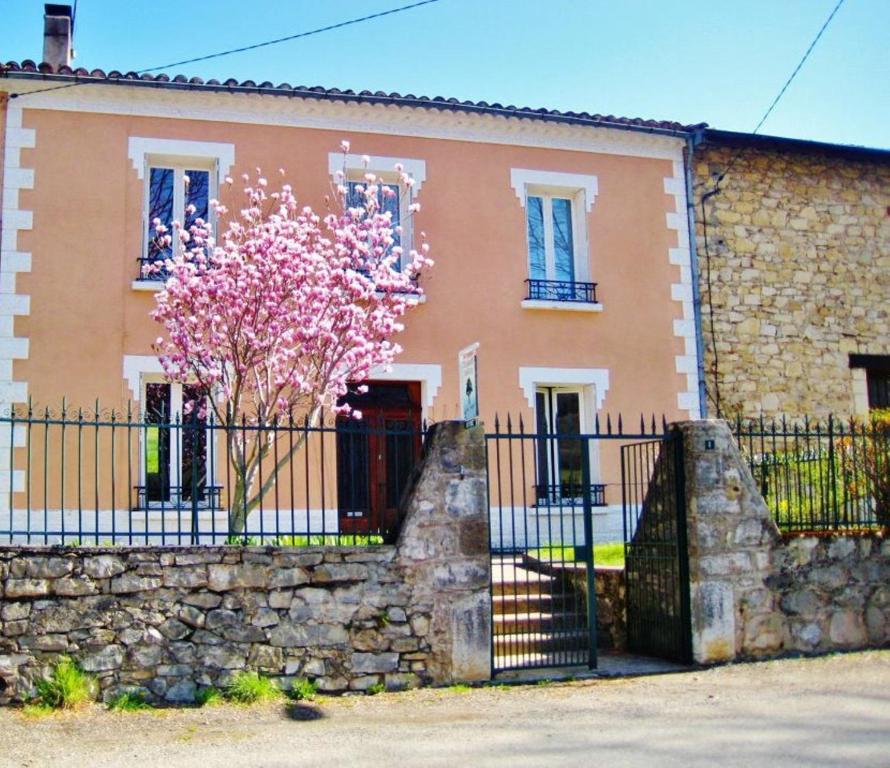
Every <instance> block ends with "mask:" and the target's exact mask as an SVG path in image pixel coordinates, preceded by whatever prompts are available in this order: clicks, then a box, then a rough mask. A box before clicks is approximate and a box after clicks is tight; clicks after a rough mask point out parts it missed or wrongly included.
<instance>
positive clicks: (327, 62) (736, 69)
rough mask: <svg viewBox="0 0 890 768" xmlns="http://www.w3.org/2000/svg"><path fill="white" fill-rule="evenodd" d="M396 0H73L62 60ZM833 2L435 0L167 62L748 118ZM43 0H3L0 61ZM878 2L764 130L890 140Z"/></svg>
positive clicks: (325, 18)
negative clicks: (71, 34)
mask: <svg viewBox="0 0 890 768" xmlns="http://www.w3.org/2000/svg"><path fill="white" fill-rule="evenodd" d="M406 2H407V0H362V1H359V0H328V2H319V1H318V0H314V1H313V2H306V1H304V0H295V1H294V2H276V1H274V0H266V2H251V3H247V2H243V0H215V2H213V3H209V2H203V1H201V0H193V1H192V2H191V3H183V2H181V0H179V1H174V0H152V2H141V1H140V0H133V1H132V2H119V1H117V0H79V3H78V17H77V28H76V30H75V45H76V48H77V53H78V56H77V59H76V60H75V63H76V64H78V65H80V66H84V67H88V68H93V67H101V68H103V69H106V70H108V69H121V70H131V69H142V68H145V67H151V66H155V65H161V64H165V63H168V62H171V61H177V60H180V59H185V58H188V57H190V56H197V55H202V54H205V53H212V52H215V51H217V50H223V49H226V48H231V47H236V46H240V45H245V44H250V43H254V42H261V41H263V40H267V39H269V38H272V37H281V36H284V35H288V34H293V33H296V32H300V31H303V30H307V29H311V28H314V27H318V26H323V25H325V24H330V23H335V22H338V21H343V20H346V19H349V18H352V17H355V16H361V15H364V14H367V13H371V12H374V11H377V10H384V9H387V8H392V7H396V6H398V5H402V4H405V3H406ZM835 2H836V0H673V1H672V2H669V1H668V0H663V1H661V2H659V1H658V0H546V1H545V0H440V2H438V3H435V4H433V5H429V6H425V7H422V8H419V9H416V10H413V11H408V12H406V13H403V14H399V15H396V16H390V17H387V18H383V19H379V20H376V21H372V22H368V23H364V24H361V25H357V26H354V27H351V28H347V29H343V30H338V31H335V32H330V33H325V34H322V35H318V36H316V37H313V38H308V39H305V40H299V41H295V42H291V43H284V44H282V45H278V46H274V47H270V48H265V49H261V50H259V51H254V52H249V53H243V54H237V55H233V56H228V57H225V58H222V59H217V60H214V61H209V62H202V63H199V64H193V65H189V66H185V67H181V68H177V69H176V70H173V72H174V73H179V72H181V73H183V74H187V75H200V76H202V77H205V78H208V77H217V78H220V79H224V78H228V77H236V78H238V79H247V78H250V79H253V80H256V81H257V82H261V81H263V80H271V81H273V82H275V83H279V82H289V83H291V84H292V85H297V84H299V85H323V86H327V87H338V88H352V89H356V90H362V89H370V90H385V91H398V92H399V93H414V94H416V95H421V94H422V95H427V96H440V95H441V96H456V97H458V98H462V99H464V98H465V99H472V100H486V101H492V102H495V101H496V102H500V103H503V104H516V105H521V106H532V107H541V106H543V107H550V108H555V109H574V110H579V111H588V112H600V113H603V114H616V115H621V116H625V117H636V116H640V117H647V118H658V119H669V120H678V121H681V122H699V121H706V122H708V123H710V124H711V125H712V126H714V127H718V128H725V129H729V130H739V131H750V130H752V129H753V128H754V126H755V125H756V124H757V121H758V120H759V118H760V116H761V115H762V113H763V112H764V111H765V110H766V108H767V106H769V103H770V102H771V101H772V99H773V97H774V96H775V95H776V93H777V92H778V90H779V88H780V87H781V86H782V83H783V82H784V81H785V79H786V78H787V77H788V75H789V74H790V73H791V70H792V69H793V68H794V66H795V64H796V63H797V61H798V60H799V59H800V57H801V55H802V54H803V52H804V51H805V50H806V47H807V46H808V45H809V43H810V41H811V40H812V38H813V36H814V35H815V34H816V32H817V31H818V29H819V27H820V26H821V25H822V22H823V21H824V20H825V18H826V17H827V16H828V14H829V12H830V11H831V9H832V8H833V7H834V5H835ZM42 17H43V2H42V0H40V1H39V2H38V1H37V0H0V18H2V20H3V23H2V31H0V59H2V60H4V61H6V60H10V59H11V60H21V59H25V58H32V59H37V60H39V58H40V55H41V53H42V25H43V19H42ZM888 39H890V0H846V3H845V4H844V6H843V7H842V8H841V10H840V11H839V12H838V14H837V16H836V17H835V19H834V21H833V22H832V24H831V26H830V27H829V28H828V30H827V31H826V33H825V35H824V36H823V38H822V40H821V41H820V43H819V45H818V46H817V48H816V49H815V51H814V52H813V54H812V56H811V57H810V59H809V61H808V62H807V64H806V65H805V67H804V69H803V70H802V71H801V73H800V74H799V75H798V77H797V79H796V80H795V82H794V83H793V84H792V86H791V88H790V89H789V91H788V93H787V94H786V95H785V97H784V99H783V100H782V102H781V103H780V105H779V106H778V107H777V109H776V111H775V112H774V113H773V115H772V117H771V118H770V119H769V120H768V121H767V123H766V124H765V125H764V127H763V128H762V129H761V133H767V134H774V135H781V136H793V137H799V138H806V139H815V140H821V141H833V142H840V143H845V144H864V145H868V146H876V147H887V148H890V45H888Z"/></svg>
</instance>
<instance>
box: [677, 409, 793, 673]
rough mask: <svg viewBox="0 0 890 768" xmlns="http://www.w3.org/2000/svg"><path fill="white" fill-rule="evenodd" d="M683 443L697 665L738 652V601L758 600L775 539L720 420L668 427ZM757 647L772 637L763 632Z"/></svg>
mask: <svg viewBox="0 0 890 768" xmlns="http://www.w3.org/2000/svg"><path fill="white" fill-rule="evenodd" d="M673 428H674V429H675V430H677V431H678V432H679V433H680V435H681V436H682V440H683V454H684V461H683V469H684V471H683V475H684V481H685V496H686V510H687V523H688V526H687V528H688V539H689V540H688V551H689V592H690V602H691V625H692V654H693V658H694V660H695V661H696V662H698V663H699V664H714V663H719V662H725V661H732V660H734V659H736V658H737V657H738V656H739V655H741V652H742V646H743V641H744V627H743V624H744V620H741V621H739V620H738V618H737V616H738V609H739V606H740V605H741V603H742V600H741V597H742V595H744V594H748V593H752V594H754V593H758V596H759V597H760V598H761V599H764V600H768V598H767V596H766V595H765V594H763V592H764V591H763V590H762V589H761V590H757V589H756V585H758V584H763V583H764V582H765V579H766V578H767V576H768V575H769V573H770V562H769V559H770V558H769V552H770V544H771V542H772V541H773V540H774V539H776V538H778V532H777V531H776V529H775V526H774V525H773V524H772V523H771V521H770V517H769V511H768V510H767V508H766V505H765V503H764V502H763V499H762V498H761V496H760V493H759V492H758V488H757V485H756V483H755V482H754V479H753V478H752V477H751V474H750V472H748V471H747V467H746V466H745V464H744V463H743V462H742V461H741V459H740V457H739V455H738V451H737V449H736V447H735V442H734V440H733V436H732V433H731V432H730V430H729V427H728V426H727V424H726V422H724V421H719V420H708V421H686V422H679V423H677V424H674V425H673ZM762 630H763V637H762V638H760V640H761V642H773V639H772V638H773V637H774V636H775V635H776V631H775V629H774V628H772V627H771V626H769V625H765V626H764V627H763V628H762Z"/></svg>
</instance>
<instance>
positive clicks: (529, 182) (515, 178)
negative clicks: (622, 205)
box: [510, 168, 599, 213]
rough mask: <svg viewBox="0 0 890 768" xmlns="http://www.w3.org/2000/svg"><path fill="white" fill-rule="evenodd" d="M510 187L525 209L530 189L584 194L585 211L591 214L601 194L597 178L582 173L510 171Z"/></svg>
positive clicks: (517, 169) (520, 169)
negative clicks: (597, 197) (580, 192)
mask: <svg viewBox="0 0 890 768" xmlns="http://www.w3.org/2000/svg"><path fill="white" fill-rule="evenodd" d="M510 186H512V187H513V191H514V192H515V193H516V197H518V198H519V202H520V204H521V205H522V207H523V208H525V198H526V195H527V189H528V187H530V186H531V187H552V188H553V189H555V190H562V191H563V192H569V193H571V194H574V193H576V192H577V191H578V190H582V191H583V192H584V209H585V210H586V211H587V213H590V211H591V209H592V208H593V204H594V202H596V196H597V194H599V182H598V181H597V177H596V176H589V175H586V174H581V173H559V172H556V171H535V170H531V169H528V168H511V169H510Z"/></svg>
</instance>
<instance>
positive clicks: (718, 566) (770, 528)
mask: <svg viewBox="0 0 890 768" xmlns="http://www.w3.org/2000/svg"><path fill="white" fill-rule="evenodd" d="M678 428H679V429H680V430H681V431H682V433H683V443H684V453H685V457H684V458H685V464H686V504H687V518H688V526H689V573H690V597H691V605H692V638H693V655H694V658H695V660H696V661H697V662H700V663H716V662H722V661H731V660H734V659H740V658H760V657H769V656H778V655H782V654H786V653H823V652H828V651H834V650H842V649H854V648H867V647H882V646H887V645H890V540H887V539H885V538H883V537H882V536H881V535H879V534H878V533H875V534H873V535H866V536H856V537H852V536H842V535H829V536H799V537H795V538H791V539H788V540H786V539H784V538H783V537H782V536H780V534H779V532H778V530H777V528H776V527H775V525H774V524H773V522H772V521H771V519H770V514H769V510H768V509H767V507H766V504H765V503H764V501H763V499H762V497H761V496H760V494H759V493H758V490H757V486H756V484H755V482H754V479H753V478H752V477H751V474H750V472H749V471H748V468H747V465H746V464H745V462H744V460H743V459H742V457H741V455H740V454H739V452H738V450H737V449H736V447H735V444H734V442H733V438H732V435H731V433H730V431H729V428H728V427H727V425H726V423H725V422H722V421H706V422H686V423H683V424H680V425H679V426H678Z"/></svg>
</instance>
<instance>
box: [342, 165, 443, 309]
mask: <svg viewBox="0 0 890 768" xmlns="http://www.w3.org/2000/svg"><path fill="white" fill-rule="evenodd" d="M366 160H367V164H366V163H365V161H366ZM396 165H401V166H402V169H403V172H404V173H406V174H407V175H408V176H410V177H411V178H412V179H413V180H414V186H413V187H407V186H405V185H404V184H402V183H401V178H400V176H399V172H398V171H396V169H395V166H396ZM341 171H342V172H345V174H346V179H345V180H346V181H360V182H363V181H364V180H365V174H366V173H373V174H374V175H375V176H377V180H378V182H379V183H380V184H382V185H385V186H388V187H396V188H398V191H399V226H401V228H402V235H401V241H400V244H401V247H402V259H401V261H400V263H399V266H400V267H401V268H404V267H405V265H406V259H407V256H408V253H409V252H410V251H411V249H412V248H414V221H413V219H414V214H413V213H412V212H411V204H412V203H413V202H414V199H415V198H416V197H417V194H418V192H420V188H421V187H422V186H423V182H424V181H426V162H425V161H423V160H418V159H416V158H405V157H381V156H379V155H355V154H347V155H345V156H344V155H343V154H342V153H339V152H331V153H329V154H328V172H329V173H330V174H331V177H332V178H333V179H334V181H335V182H336V178H337V176H336V175H337V173H338V172H341ZM421 303H422V302H421Z"/></svg>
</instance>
